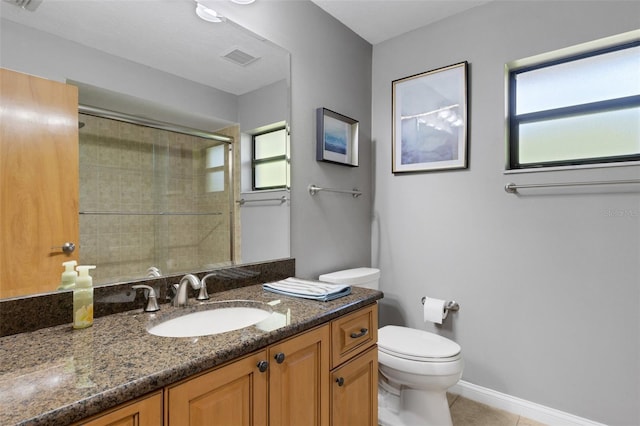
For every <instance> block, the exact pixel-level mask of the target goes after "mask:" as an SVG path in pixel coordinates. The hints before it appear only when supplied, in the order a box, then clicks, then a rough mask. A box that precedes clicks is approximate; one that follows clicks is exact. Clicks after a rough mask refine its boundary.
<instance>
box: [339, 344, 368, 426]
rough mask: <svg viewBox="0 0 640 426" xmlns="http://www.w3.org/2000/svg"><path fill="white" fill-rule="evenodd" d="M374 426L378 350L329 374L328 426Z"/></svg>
mask: <svg viewBox="0 0 640 426" xmlns="http://www.w3.org/2000/svg"><path fill="white" fill-rule="evenodd" d="M377 424H378V347H377V346H373V347H372V348H371V349H369V350H368V351H366V352H365V353H363V354H362V355H359V356H357V357H356V358H353V359H352V360H350V361H349V362H347V363H346V364H344V365H342V366H341V367H339V368H336V369H335V370H334V371H333V372H332V373H331V425H332V426H375V425H377Z"/></svg>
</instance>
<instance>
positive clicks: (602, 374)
mask: <svg viewBox="0 0 640 426" xmlns="http://www.w3.org/2000/svg"><path fill="white" fill-rule="evenodd" d="M638 28H640V3H638V2H628V1H625V2H614V1H606V2H576V1H571V2H564V1H561V2H551V1H545V2H527V1H520V2H502V1H497V2H492V3H489V4H487V5H484V6H480V7H478V8H475V9H472V10H470V11H468V12H466V13H464V14H462V15H459V16H456V17H452V18H450V19H447V20H443V21H440V22H438V23H435V24H433V25H430V26H428V27H425V28H422V29H419V30H417V31H414V32H411V33H409V34H406V35H404V36H401V37H398V38H395V39H393V40H390V41H388V42H385V43H381V44H378V45H376V46H374V50H373V95H372V105H373V108H372V111H373V112H372V123H373V125H372V139H373V144H374V146H375V151H374V157H375V158H376V161H375V168H376V170H375V194H376V199H375V204H374V218H375V220H374V222H373V227H372V234H373V250H372V259H373V264H374V265H376V266H379V267H380V268H381V270H382V289H383V290H384V292H385V299H384V300H383V308H382V316H381V319H382V321H383V322H386V323H389V322H394V323H402V324H406V325H408V326H411V327H416V328H420V329H426V330H430V331H435V332H437V333H440V334H442V335H445V336H447V337H450V338H453V339H455V340H456V341H458V342H459V343H460V345H461V346H462V350H463V354H464V358H465V362H466V366H465V371H464V375H463V379H464V380H466V381H469V382H471V383H474V384H477V385H480V386H484V387H487V388H490V389H493V390H496V391H499V392H504V393H506V394H509V395H512V396H516V397H520V398H524V399H525V400H529V401H533V402H536V403H540V404H543V405H546V406H549V407H553V408H555V409H559V410H562V411H565V412H569V413H572V414H575V415H578V416H581V417H585V418H588V419H592V420H595V421H599V422H604V423H608V424H614V425H637V424H640V413H639V408H638V407H640V391H639V386H640V365H639V364H640V347H639V339H640V317H639V311H640V293H639V288H640V194H639V190H640V188H638V186H637V185H636V186H635V187H634V190H633V191H631V188H630V187H627V188H624V187H617V188H611V187H608V188H596V187H592V188H590V189H588V190H585V189H582V190H579V189H575V188H573V189H566V190H557V189H556V190H551V189H548V190H537V191H531V190H530V191H527V192H525V191H524V190H523V191H522V195H520V196H516V195H510V194H507V193H505V191H504V190H503V187H504V185H505V184H506V183H508V182H510V181H513V182H516V183H539V182H567V181H569V182H571V181H583V180H585V181H589V180H609V179H625V178H634V179H637V178H639V177H640V168H639V167H638V166H635V167H616V168H607V169H592V170H581V171H578V170H572V171H562V172H546V173H527V174H519V175H504V174H503V171H504V158H505V139H504V131H505V127H504V111H505V106H504V64H505V63H507V62H509V61H512V60H516V59H520V58H525V57H528V56H532V55H536V54H539V53H543V52H547V51H552V50H555V49H559V48H563V47H567V46H571V45H574V44H578V43H583V42H587V41H591V40H595V39H598V38H602V37H606V36H610V35H614V34H618V33H621V32H625V31H630V30H634V29H638ZM465 60H466V61H469V63H470V92H469V95H470V107H471V109H470V120H471V122H470V138H469V147H470V168H469V169H468V170H465V171H447V172H439V173H421V174H412V175H397V176H394V175H392V173H391V102H390V99H391V82H392V81H393V80H395V79H398V78H402V77H406V76H409V75H412V74H416V73H420V72H423V71H427V70H431V69H435V68H438V67H442V66H445V65H449V64H453V63H457V62H461V61H465ZM625 191H626V192H625ZM424 295H427V296H431V297H436V298H441V299H456V300H457V301H459V302H460V305H461V310H460V312H459V313H457V314H456V315H453V316H452V317H450V318H449V319H448V320H447V321H446V323H445V325H444V326H442V327H435V326H433V325H425V324H424V323H423V322H422V321H421V310H420V308H421V305H420V298H421V297H422V296H424Z"/></svg>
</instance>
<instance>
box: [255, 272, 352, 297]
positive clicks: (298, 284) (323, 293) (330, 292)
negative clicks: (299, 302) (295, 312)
mask: <svg viewBox="0 0 640 426" xmlns="http://www.w3.org/2000/svg"><path fill="white" fill-rule="evenodd" d="M262 288H263V289H265V290H267V291H271V292H273V293H278V294H283V295H285V296H292V297H302V298H305V299H313V300H321V301H323V302H327V301H329V300H334V299H337V298H339V297H342V296H346V295H348V294H350V293H351V286H349V285H339V284H329V283H325V282H322V281H309V280H301V279H299V278H293V277H289V278H286V279H284V280H281V281H276V282H272V283H265V284H262Z"/></svg>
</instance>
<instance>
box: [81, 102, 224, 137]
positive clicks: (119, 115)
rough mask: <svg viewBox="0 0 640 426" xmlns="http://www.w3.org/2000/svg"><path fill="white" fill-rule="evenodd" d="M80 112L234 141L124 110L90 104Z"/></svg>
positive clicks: (186, 133)
mask: <svg viewBox="0 0 640 426" xmlns="http://www.w3.org/2000/svg"><path fill="white" fill-rule="evenodd" d="M78 112H79V113H80V114H87V115H93V116H96V117H102V118H109V119H112V120H118V121H124V122H126V123H131V124H139V125H141V126H147V127H153V128H154V129H160V130H167V131H170V132H176V133H182V134H184V135H189V136H197V137H199V138H205V139H211V140H214V141H218V142H224V143H227V144H231V143H233V138H231V137H229V136H224V135H219V134H217V133H211V132H205V131H204V130H197V129H192V128H190V127H183V126H178V125H176V124H171V123H165V122H163V121H156V120H152V119H149V118H142V117H137V116H135V115H130V114H125V113H123V112H117V111H111V110H108V109H103V108H97V107H93V106H89V105H79V106H78Z"/></svg>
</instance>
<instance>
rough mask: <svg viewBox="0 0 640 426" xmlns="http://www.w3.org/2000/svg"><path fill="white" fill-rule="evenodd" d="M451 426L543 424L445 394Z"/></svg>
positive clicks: (538, 425) (537, 425) (524, 425)
mask: <svg viewBox="0 0 640 426" xmlns="http://www.w3.org/2000/svg"><path fill="white" fill-rule="evenodd" d="M447 398H448V400H449V407H450V409H451V418H452V419H453V426H544V424H543V423H540V422H536V421H535V420H531V419H527V418H525V417H522V416H519V415H517V414H513V413H509V412H507V411H504V410H499V409H497V408H493V407H490V406H488V405H485V404H481V403H479V402H476V401H472V400H470V399H467V398H464V397H462V396H459V395H455V394H450V393H448V394H447Z"/></svg>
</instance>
